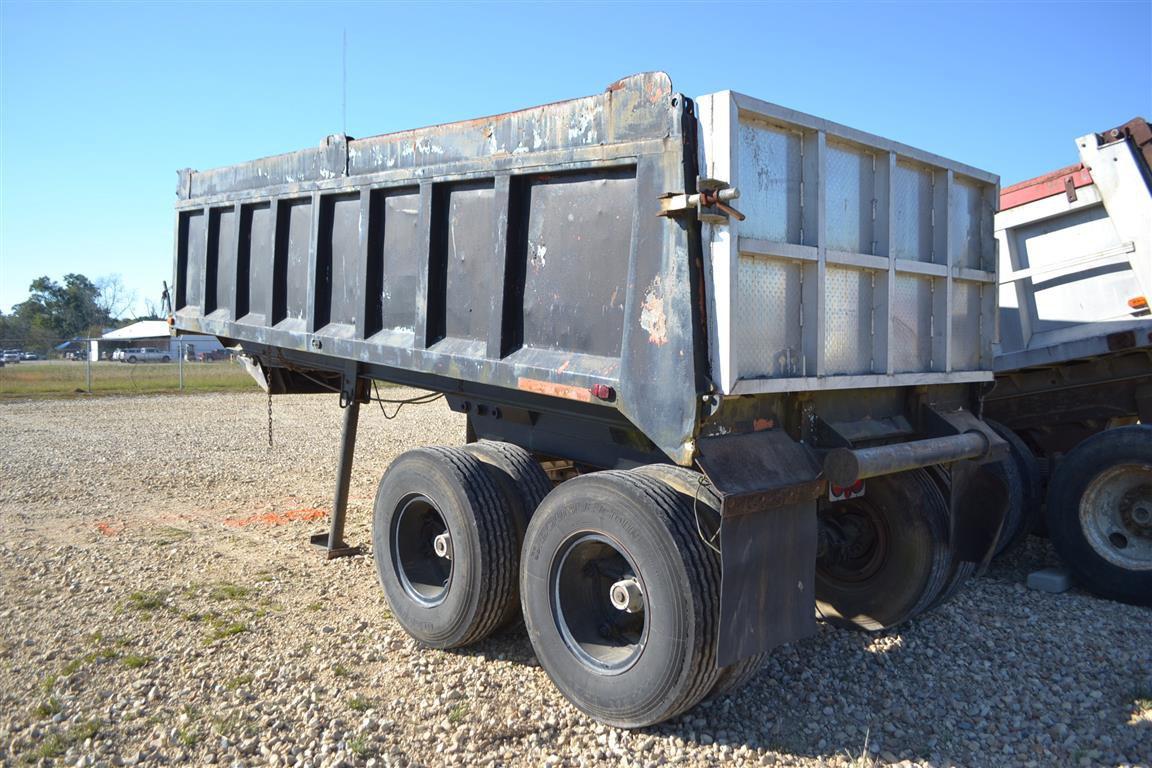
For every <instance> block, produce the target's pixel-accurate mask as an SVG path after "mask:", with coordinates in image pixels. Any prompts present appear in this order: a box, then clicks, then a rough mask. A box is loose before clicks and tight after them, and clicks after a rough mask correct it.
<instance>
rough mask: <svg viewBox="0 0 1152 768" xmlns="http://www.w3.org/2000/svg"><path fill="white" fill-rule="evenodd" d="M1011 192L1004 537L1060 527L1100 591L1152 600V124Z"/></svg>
mask: <svg viewBox="0 0 1152 768" xmlns="http://www.w3.org/2000/svg"><path fill="white" fill-rule="evenodd" d="M1076 144H1077V148H1078V150H1079V153H1080V162H1079V163H1077V164H1076V165H1072V166H1069V167H1067V168H1062V169H1060V170H1058V171H1054V172H1052V173H1048V174H1045V175H1044V176H1041V177H1039V178H1035V179H1030V180H1028V181H1024V182H1021V183H1019V184H1014V185H1012V186H1010V187H1007V188H1005V189H1003V190H1002V191H1001V193H1000V212H999V213H998V214H997V215H996V239H997V241H998V244H999V261H1000V270H999V275H1000V315H999V319H1000V339H999V346H998V347H997V350H996V363H995V367H996V387H995V389H994V390H993V391H992V392H991V394H990V395H989V396H988V397H987V398H986V401H985V416H987V417H988V418H989V419H991V420H994V422H998V424H995V426H996V428H997V430H998V431H999V432H1000V433H1001V435H1002V436H1003V437H1005V438H1006V439H1007V440H1008V441H1009V443H1010V444H1011V445H1012V454H1013V456H1012V459H1013V460H1012V461H1011V462H1007V463H1006V464H1005V466H1004V469H1005V470H1006V471H1005V475H1006V477H1007V479H1008V480H1009V486H1010V494H1009V495H1010V498H1011V500H1012V503H1011V506H1010V512H1009V516H1008V520H1007V522H1006V526H1005V531H1004V534H1003V536H1002V537H1001V544H1000V547H1001V548H1002V549H1003V548H1005V547H1009V546H1011V545H1012V543H1013V542H1015V541H1019V540H1020V539H1021V538H1022V537H1023V536H1025V535H1027V533H1028V532H1029V531H1032V530H1035V529H1036V528H1037V527H1039V528H1040V529H1041V530H1043V529H1046V530H1047V533H1048V535H1049V537H1050V538H1051V540H1052V543H1053V545H1054V546H1055V548H1056V550H1057V551H1058V552H1059V553H1060V555H1061V556H1062V557H1063V558H1064V560H1065V562H1066V563H1067V565H1068V567H1069V569H1070V570H1071V571H1072V572H1073V574H1074V575H1075V577H1076V578H1077V579H1078V580H1079V582H1080V583H1081V584H1083V585H1084V586H1085V587H1087V588H1088V589H1090V590H1092V591H1094V592H1097V593H1099V594H1101V595H1105V596H1108V597H1112V598H1116V599H1120V600H1125V601H1129V602H1136V603H1143V604H1148V603H1152V426H1150V425H1149V424H1150V422H1152V312H1150V310H1149V304H1148V302H1149V299H1150V298H1152V129H1150V128H1149V125H1148V122H1147V121H1146V120H1144V119H1141V118H1137V119H1134V120H1131V121H1129V122H1128V123H1126V124H1124V125H1122V126H1120V127H1118V128H1114V129H1111V130H1107V131H1104V132H1102V133H1090V134H1088V135H1087V136H1082V137H1080V138H1079V139H1077V140H1076Z"/></svg>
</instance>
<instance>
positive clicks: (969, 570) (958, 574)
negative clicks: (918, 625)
mask: <svg viewBox="0 0 1152 768" xmlns="http://www.w3.org/2000/svg"><path fill="white" fill-rule="evenodd" d="M927 470H928V473H929V474H930V475H931V476H932V479H933V480H935V481H936V487H937V488H939V489H940V494H941V495H942V496H943V497H944V499H945V501H947V500H948V499H949V498H951V495H952V491H951V483H952V478H951V475H950V474H949V473H948V470H946V469H945V468H944V467H942V466H939V465H936V466H932V467H928V468H927ZM976 568H977V563H973V562H971V561H969V560H961V559H960V558H959V557H957V556H956V554H955V552H953V555H952V563H951V565H950V566H949V570H948V578H946V579H945V580H944V586H943V587H941V588H940V594H939V595H937V596H936V599H935V600H933V601H932V604H931V605H930V606H928V609H927V610H929V611H931V610H935V609H936V608H937V607H939V606H941V605H943V604H944V603H946V602H948V601H949V600H951V599H952V598H953V597H955V596H956V593H957V592H959V591H960V589H961V588H962V587H963V586H964V584H965V583H967V581H968V579H970V578H971V577H972V575H973V574H974V573H976Z"/></svg>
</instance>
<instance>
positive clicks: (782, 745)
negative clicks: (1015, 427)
mask: <svg viewBox="0 0 1152 768" xmlns="http://www.w3.org/2000/svg"><path fill="white" fill-rule="evenodd" d="M1052 557H1053V555H1052V554H1051V551H1050V548H1049V547H1048V544H1047V542H1045V541H1043V540H1033V541H1031V542H1029V544H1028V546H1027V547H1025V548H1024V550H1023V551H1022V552H1019V553H1016V554H1014V555H1013V556H1012V558H1011V559H1009V560H1008V561H1007V562H1005V563H999V564H997V565H995V566H994V567H993V568H992V570H991V571H990V573H989V574H988V575H987V576H985V577H982V578H978V579H974V580H973V581H972V582H970V584H969V585H968V586H967V587H966V588H965V589H964V590H962V591H961V592H960V594H958V595H957V596H956V597H955V598H954V599H953V600H952V601H951V602H950V603H948V604H946V605H943V606H941V607H939V608H938V609H936V610H935V611H933V612H931V613H930V614H928V615H925V616H923V617H921V618H920V619H918V620H917V621H914V622H911V623H909V624H908V625H906V626H904V627H902V628H901V629H900V631H892V632H884V633H879V634H861V633H854V632H850V631H842V630H836V629H834V628H832V627H830V626H828V625H824V624H821V625H820V626H819V629H818V632H817V634H816V636H815V637H813V638H810V639H808V640H806V641H803V642H801V643H797V644H794V645H791V646H786V647H783V648H779V649H777V650H776V651H774V652H773V653H772V654H771V656H770V658H769V661H768V663H767V665H766V666H765V668H764V670H763V671H762V672H761V673H760V675H758V676H757V677H756V678H755V679H754V680H753V681H752V682H751V683H749V684H748V685H747V686H746V687H745V688H743V689H742V690H740V691H738V692H736V693H735V694H733V695H731V696H728V697H725V698H722V699H719V700H712V701H707V702H704V703H703V704H701V705H699V706H697V707H695V708H694V709H692V710H690V711H688V712H687V713H685V714H684V715H682V716H681V717H679V718H677V719H676V720H673V721H670V722H668V723H663V724H660V725H658V726H654V727H651V728H648V729H643V731H642V732H644V733H647V734H649V735H652V736H654V737H657V738H662V739H681V740H683V741H684V742H687V743H689V744H699V745H712V744H717V745H720V746H721V747H723V746H725V745H727V746H729V747H731V749H732V750H734V751H735V750H739V749H740V748H741V747H743V746H747V747H749V748H750V749H757V748H763V749H770V750H772V751H775V752H780V753H784V754H791V755H796V756H807V757H815V758H822V759H830V758H833V757H838V758H847V759H849V760H859V759H861V758H863V759H864V761H865V762H866V763H867V764H869V765H871V764H872V761H873V759H879V760H880V761H885V762H896V761H900V760H911V761H914V762H928V763H931V764H934V765H939V764H950V763H961V764H964V765H1005V764H1019V763H1024V762H1028V761H1035V762H1036V763H1038V764H1041V765H1047V764H1068V765H1078V764H1082V765H1099V764H1104V763H1107V764H1123V763H1131V764H1146V763H1148V762H1149V761H1152V741H1150V739H1149V735H1150V734H1152V711H1145V709H1144V708H1145V707H1148V708H1152V703H1150V702H1149V701H1146V700H1145V699H1152V693H1150V691H1152V653H1150V652H1149V650H1148V649H1149V647H1152V645H1150V644H1152V610H1149V609H1145V608H1137V607H1133V606H1127V605H1122V604H1119V603H1112V602H1110V601H1106V600H1100V599H1098V598H1095V597H1092V596H1090V595H1087V594H1082V593H1076V592H1071V593H1067V594H1064V595H1050V594H1043V593H1037V592H1032V591H1029V590H1027V589H1025V588H1024V586H1023V579H1024V576H1025V575H1026V573H1027V572H1028V571H1029V570H1033V569H1035V568H1038V567H1044V566H1046V565H1048V564H1050V562H1049V561H1050V560H1051V559H1052ZM455 652H456V653H460V654H465V655H469V656H484V657H487V658H502V659H504V660H506V661H511V662H513V663H517V664H523V665H525V666H532V667H535V666H538V665H537V662H536V660H535V655H534V654H533V652H532V648H531V646H530V644H529V643H528V638H527V636H526V635H525V632H524V628H523V625H522V624H521V625H517V626H514V627H512V628H509V629H508V630H505V631H504V632H502V633H500V634H498V635H496V636H494V637H492V638H490V639H488V640H487V641H485V642H483V643H480V644H479V645H476V646H473V647H471V648H467V649H461V650H458V651H455ZM556 704H557V706H567V705H566V704H565V703H563V700H562V699H561V697H560V695H559V694H558V693H557V694H556ZM527 725H530V724H526V726H527Z"/></svg>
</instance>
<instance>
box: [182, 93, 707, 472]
mask: <svg viewBox="0 0 1152 768" xmlns="http://www.w3.org/2000/svg"><path fill="white" fill-rule="evenodd" d="M695 156H696V150H695V121H694V118H693V115H692V104H691V102H690V101H689V100H687V99H685V98H684V97H683V96H681V95H679V94H675V93H673V92H672V89H671V83H670V81H669V80H668V78H667V76H666V75H664V74H662V73H655V74H644V75H637V76H634V77H629V78H626V79H624V80H621V81H619V82H617V83H615V84H613V85H612V86H610V87H609V88H608V89H607V90H606V91H605V92H604V93H602V94H599V95H596V96H591V97H587V98H582V99H575V100H572V101H565V102H559V103H556V104H551V105H547V106H543V107H537V108H535V109H529V110H524V111H520V112H512V113H508V114H504V115H497V116H494V117H489V118H480V119H477V120H469V121H466V122H461V123H451V124H447V125H442V126H436V127H432V128H423V129H418V130H414V131H406V132H402V133H396V134H389V135H385V136H378V137H373V138H369V139H360V140H356V139H350V138H347V137H343V136H334V137H329V139H328V140H327V141H326V142H325V144H324V145H322V146H320V147H318V148H315V149H309V150H303V151H301V152H294V153H291V154H288V155H280V156H276V157H270V158H264V159H262V160H257V161H253V162H250V163H244V164H241V165H236V166H232V167H228V168H222V169H217V170H213V171H207V172H203V173H202V172H194V171H184V172H182V173H181V176H180V188H179V190H178V194H179V198H180V199H179V203H178V205H177V241H176V253H175V276H176V289H175V307H174V309H175V325H176V327H177V328H178V329H180V330H181V331H188V332H196V333H207V334H214V335H216V336H220V337H223V338H227V339H232V340H235V341H238V342H240V343H241V344H247V345H258V346H263V347H265V348H268V349H271V348H275V349H277V350H280V351H281V352H285V351H298V352H307V353H310V354H311V355H315V356H318V357H319V358H320V360H321V361H324V360H329V361H331V362H332V364H333V365H334V367H335V368H336V369H339V368H340V367H342V366H343V365H344V363H346V362H347V361H355V362H358V363H362V364H368V365H373V366H377V367H382V368H384V369H397V370H398V371H403V372H406V373H408V374H411V373H423V374H429V375H432V376H435V377H437V378H438V379H439V380H440V381H439V384H440V388H442V389H445V390H446V391H449V392H452V391H457V390H461V391H462V389H463V388H464V387H463V385H466V384H478V385H484V386H490V387H496V388H500V389H503V390H514V391H515V392H516V393H532V394H538V395H544V396H547V397H550V398H561V399H563V400H567V401H576V402H578V403H582V404H592V405H596V406H600V407H602V408H604V409H614V410H616V411H618V413H619V414H620V415H622V416H623V417H625V418H626V419H627V421H628V422H630V423H631V424H633V425H635V427H636V428H637V429H638V431H639V432H640V433H641V434H643V435H644V436H646V437H647V438H648V439H649V440H651V441H652V443H653V444H654V445H655V446H657V447H658V448H659V450H660V451H662V452H663V453H664V454H666V455H667V456H668V457H670V458H671V459H673V460H674V461H676V462H678V463H681V464H689V463H691V458H692V452H693V447H692V439H693V434H694V431H695V427H696V422H697V403H698V400H699V398H698V395H699V394H700V393H701V392H702V390H703V388H704V384H703V383H702V378H701V376H700V375H699V371H700V368H701V361H700V359H699V357H700V356H701V355H703V350H702V344H699V343H696V342H695V337H694V334H696V333H697V332H698V327H699V326H698V314H697V315H696V317H697V321H696V322H694V319H693V318H694V310H696V309H698V304H697V305H696V306H694V305H693V296H692V289H693V287H695V286H698V285H699V281H698V279H696V277H695V276H696V275H698V274H699V262H698V259H699V253H698V249H699V245H698V236H693V235H694V232H695V228H696V227H697V226H698V225H697V224H695V222H691V221H681V220H675V219H672V218H666V217H661V216H659V215H658V214H659V213H660V210H661V209H660V198H661V196H662V195H665V194H667V193H673V192H684V191H686V190H689V188H690V187H692V186H693V185H694V183H695V176H694V173H695ZM697 298H699V297H697ZM509 394H512V393H509Z"/></svg>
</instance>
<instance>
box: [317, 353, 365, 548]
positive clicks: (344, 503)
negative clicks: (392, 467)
mask: <svg viewBox="0 0 1152 768" xmlns="http://www.w3.org/2000/svg"><path fill="white" fill-rule="evenodd" d="M368 387H369V381H368V380H367V379H361V378H359V377H357V376H356V375H355V373H353V374H351V375H348V374H346V375H345V376H344V379H343V383H342V384H341V386H340V406H341V407H342V408H343V409H344V426H343V427H342V429H341V430H340V456H339V459H338V463H337V465H336V492H335V494H334V495H333V498H332V527H331V528H330V529H329V530H328V532H327V533H317V534H315V535H313V536H312V537H311V538H310V541H311V543H312V545H313V546H315V547H320V548H321V549H323V550H324V558H325V559H326V560H334V559H335V558H337V557H348V556H350V555H358V554H360V553H361V551H362V549H361V547H359V546H352V545H350V544H348V543H347V542H345V541H344V517H345V514H346V513H347V511H348V485H349V483H350V482H351V480H352V456H353V454H354V453H355V451H356V430H357V427H358V425H359V420H360V404H361V403H367V402H369V397H368Z"/></svg>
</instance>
